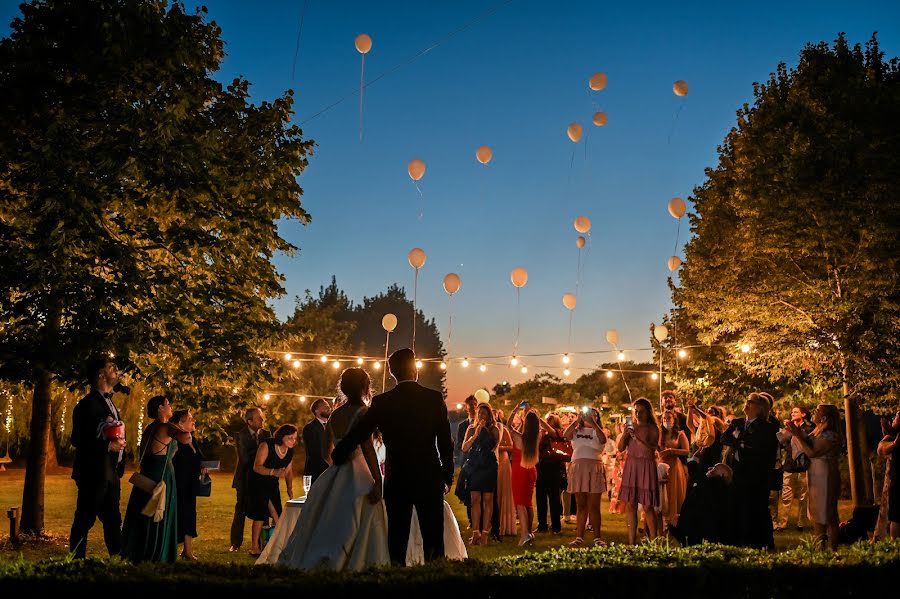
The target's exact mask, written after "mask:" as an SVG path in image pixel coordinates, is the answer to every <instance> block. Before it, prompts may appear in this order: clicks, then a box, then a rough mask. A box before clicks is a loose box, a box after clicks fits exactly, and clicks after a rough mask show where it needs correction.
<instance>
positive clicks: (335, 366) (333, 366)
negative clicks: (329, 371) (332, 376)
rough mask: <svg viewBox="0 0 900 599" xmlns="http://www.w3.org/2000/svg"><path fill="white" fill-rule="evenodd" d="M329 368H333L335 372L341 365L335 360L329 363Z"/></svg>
mask: <svg viewBox="0 0 900 599" xmlns="http://www.w3.org/2000/svg"><path fill="white" fill-rule="evenodd" d="M331 367H332V368H334V369H335V370H337V369H338V368H340V367H341V363H340V362H338V361H337V360H335V361H334V362H332V363H331Z"/></svg>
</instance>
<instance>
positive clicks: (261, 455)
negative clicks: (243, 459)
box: [247, 424, 297, 556]
mask: <svg viewBox="0 0 900 599" xmlns="http://www.w3.org/2000/svg"><path fill="white" fill-rule="evenodd" d="M296 445H297V427H296V426H294V425H293V424H282V425H281V426H280V427H278V430H276V431H275V435H274V436H273V437H272V438H271V439H264V440H263V441H262V442H261V443H260V444H259V447H258V448H257V450H256V459H255V460H254V462H253V469H252V470H251V471H250V477H249V481H248V482H249V486H248V493H247V517H248V518H250V519H251V520H253V531H252V537H251V545H250V555H254V556H258V555H259V554H260V553H261V552H262V545H261V543H260V533H261V532H262V527H263V524H265V523H266V521H267V520H268V519H269V518H272V520H273V522H274V523H275V525H276V526H277V525H278V519H279V518H280V517H281V489H280V488H279V485H278V480H279V479H281V478H283V479H284V482H285V486H286V487H287V494H288V499H289V500H290V499H293V498H294V488H293V479H294V475H293V471H292V468H291V463H292V461H293V459H294V446H296Z"/></svg>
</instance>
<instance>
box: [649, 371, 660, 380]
mask: <svg viewBox="0 0 900 599" xmlns="http://www.w3.org/2000/svg"><path fill="white" fill-rule="evenodd" d="M658 378H659V375H658V374H656V373H655V372H654V373H653V374H651V375H650V379H651V380H653V381H655V380H656V379H658Z"/></svg>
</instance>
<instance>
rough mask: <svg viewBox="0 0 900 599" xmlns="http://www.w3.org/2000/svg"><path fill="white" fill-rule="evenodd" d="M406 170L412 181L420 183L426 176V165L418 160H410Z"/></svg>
mask: <svg viewBox="0 0 900 599" xmlns="http://www.w3.org/2000/svg"><path fill="white" fill-rule="evenodd" d="M406 170H407V171H408V172H409V178H410V179H412V180H413V181H418V180H419V179H421V178H422V177H423V176H424V175H425V163H424V162H423V161H421V160H419V159H418V158H416V159H415V160H410V161H409V166H408V167H407V168H406Z"/></svg>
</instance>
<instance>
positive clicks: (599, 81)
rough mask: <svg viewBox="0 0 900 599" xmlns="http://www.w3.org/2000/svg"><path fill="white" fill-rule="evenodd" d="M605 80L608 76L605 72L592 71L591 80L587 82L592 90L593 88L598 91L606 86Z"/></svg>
mask: <svg viewBox="0 0 900 599" xmlns="http://www.w3.org/2000/svg"><path fill="white" fill-rule="evenodd" d="M607 80H608V77H607V76H606V73H594V74H593V75H592V76H591V80H590V81H589V82H588V85H590V86H591V89H592V90H594V91H595V92H598V91H600V90H601V89H603V88H604V87H606V82H607Z"/></svg>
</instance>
